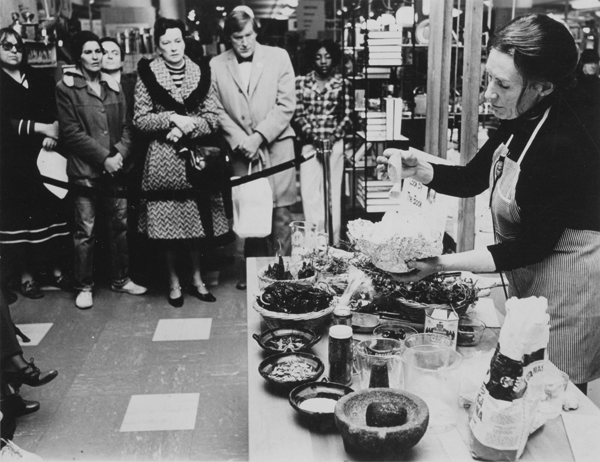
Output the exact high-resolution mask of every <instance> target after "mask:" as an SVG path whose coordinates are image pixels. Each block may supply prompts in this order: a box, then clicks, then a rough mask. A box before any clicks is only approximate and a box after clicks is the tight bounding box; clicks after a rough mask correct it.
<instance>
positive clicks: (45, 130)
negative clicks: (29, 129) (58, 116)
mask: <svg viewBox="0 0 600 462" xmlns="http://www.w3.org/2000/svg"><path fill="white" fill-rule="evenodd" d="M33 129H34V132H35V133H37V134H38V135H44V136H45V137H47V138H54V139H55V140H58V122H54V123H52V124H43V123H41V122H36V123H35V124H34V128H33Z"/></svg>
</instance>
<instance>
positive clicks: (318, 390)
mask: <svg viewBox="0 0 600 462" xmlns="http://www.w3.org/2000/svg"><path fill="white" fill-rule="evenodd" d="M325 380H326V379H323V381H322V382H309V383H305V384H303V385H300V386H297V387H296V388H294V389H293V390H292V391H290V395H289V401H290V404H291V405H292V407H293V408H294V409H295V410H296V411H297V412H298V415H299V416H300V419H301V421H302V422H303V423H305V424H306V426H308V427H309V428H310V429H311V430H317V431H328V430H332V429H335V419H334V417H333V412H334V410H335V405H336V404H337V402H338V401H339V400H340V398H342V397H343V396H346V395H348V394H350V393H352V392H354V390H353V389H352V388H350V387H347V386H346V385H342V384H341V383H335V382H327V381H325Z"/></svg>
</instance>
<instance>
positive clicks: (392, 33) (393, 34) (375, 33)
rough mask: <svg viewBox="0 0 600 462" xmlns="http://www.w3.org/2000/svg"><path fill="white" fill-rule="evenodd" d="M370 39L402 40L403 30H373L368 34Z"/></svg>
mask: <svg viewBox="0 0 600 462" xmlns="http://www.w3.org/2000/svg"><path fill="white" fill-rule="evenodd" d="M367 37H368V39H386V38H399V39H401V38H402V29H400V30H372V31H369V32H368V36H367Z"/></svg>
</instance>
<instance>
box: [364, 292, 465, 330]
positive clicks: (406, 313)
mask: <svg viewBox="0 0 600 462" xmlns="http://www.w3.org/2000/svg"><path fill="white" fill-rule="evenodd" d="M373 302H374V304H375V305H376V307H377V311H385V312H390V313H394V314H395V315H397V316H398V318H399V319H404V320H405V321H410V322H414V323H417V324H423V323H424V322H425V310H427V309H429V308H432V309H442V310H451V309H452V307H451V306H450V305H448V304H433V303H421V302H415V301H413V300H407V299H405V298H402V297H398V298H392V297H376V298H375V299H374V300H373ZM473 304H474V303H469V302H464V303H462V304H459V305H458V306H455V307H454V311H456V314H457V315H458V316H459V317H460V316H462V315H464V314H465V313H466V311H467V310H468V309H469V307H470V306H472V305H473Z"/></svg>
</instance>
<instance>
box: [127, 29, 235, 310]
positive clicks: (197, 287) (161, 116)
mask: <svg viewBox="0 0 600 462" xmlns="http://www.w3.org/2000/svg"><path fill="white" fill-rule="evenodd" d="M154 40H155V41H156V46H157V50H158V54H159V56H158V57H157V58H156V59H154V60H153V61H151V62H148V61H146V60H142V61H140V64H139V65H138V81H137V84H136V90H135V106H134V119H133V122H134V124H135V126H136V127H137V128H138V129H139V130H140V131H142V132H143V133H145V134H146V136H147V139H149V140H150V144H149V147H148V153H147V155H146V163H145V166H144V173H143V178H142V191H146V192H148V191H177V190H191V189H193V188H198V187H199V185H197V184H196V185H192V184H191V183H190V181H189V180H188V178H187V176H186V159H187V158H188V157H187V156H189V155H190V153H192V152H193V153H197V152H198V149H199V148H200V146H202V145H205V146H206V145H208V146H210V145H211V144H212V145H213V146H214V141H212V140H211V141H208V140H207V138H208V137H209V135H214V133H215V132H216V130H217V124H218V116H217V113H216V103H215V92H214V89H213V88H212V86H211V77H210V68H209V67H208V66H203V67H202V69H201V68H200V67H199V66H198V65H197V64H195V63H194V62H193V61H192V60H191V59H189V58H188V57H187V56H185V54H184V51H185V42H184V25H183V22H181V21H179V20H172V19H166V18H159V19H158V20H157V21H156V24H155V26H154ZM184 146H185V149H182V148H183V147H184ZM139 230H140V231H141V232H143V233H144V234H145V235H146V236H148V238H150V239H154V240H156V241H158V242H160V243H161V244H163V248H164V251H165V255H166V262H167V271H168V277H169V296H168V301H169V303H170V304H171V305H172V306H174V307H180V306H182V304H183V293H182V287H181V285H182V284H181V282H180V280H179V276H178V274H177V271H176V259H177V258H176V257H177V254H178V253H180V252H179V251H181V253H184V252H185V253H188V254H189V255H190V257H191V261H192V271H193V273H192V283H191V285H190V287H189V290H190V292H191V294H192V295H194V296H195V297H197V298H199V299H200V300H202V301H205V302H214V301H215V300H216V299H215V297H214V296H213V295H212V294H211V293H210V292H209V291H208V289H207V288H206V286H205V285H204V282H203V281H202V276H201V272H200V254H201V253H202V250H203V249H206V248H208V249H210V248H211V247H215V246H218V245H222V244H225V243H227V242H228V241H229V240H230V239H231V237H232V234H231V232H230V230H229V224H228V220H227V216H226V214H225V202H224V198H223V194H222V192H221V191H220V190H219V189H218V188H213V189H211V190H206V191H205V192H204V193H202V194H199V195H196V196H195V197H187V198H185V197H181V198H173V199H167V198H164V197H163V198H156V199H154V198H152V199H147V200H142V204H141V209H140V217H139Z"/></svg>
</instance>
